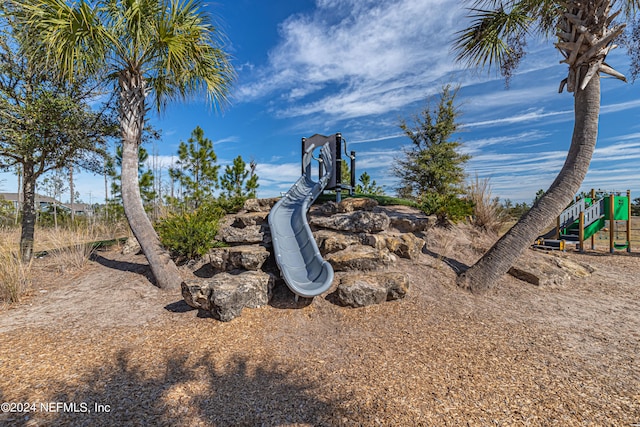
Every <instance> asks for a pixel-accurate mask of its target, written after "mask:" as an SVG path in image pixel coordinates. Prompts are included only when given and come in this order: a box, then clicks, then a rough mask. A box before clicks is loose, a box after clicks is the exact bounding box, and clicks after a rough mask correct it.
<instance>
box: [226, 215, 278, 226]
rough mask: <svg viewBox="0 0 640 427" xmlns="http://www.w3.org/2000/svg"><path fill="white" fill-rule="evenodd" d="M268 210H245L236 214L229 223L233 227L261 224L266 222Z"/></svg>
mask: <svg viewBox="0 0 640 427" xmlns="http://www.w3.org/2000/svg"><path fill="white" fill-rule="evenodd" d="M268 216H269V212H268V211H267V212H247V213H243V214H237V215H236V216H235V217H234V218H233V222H232V224H231V226H232V227H235V228H246V227H251V226H255V225H262V224H264V223H266V222H267V217H268Z"/></svg>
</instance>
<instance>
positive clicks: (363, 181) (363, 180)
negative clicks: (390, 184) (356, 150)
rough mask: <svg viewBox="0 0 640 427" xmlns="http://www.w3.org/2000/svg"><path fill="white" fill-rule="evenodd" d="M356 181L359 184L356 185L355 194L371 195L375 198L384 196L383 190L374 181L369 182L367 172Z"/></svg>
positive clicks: (369, 178)
mask: <svg viewBox="0 0 640 427" xmlns="http://www.w3.org/2000/svg"><path fill="white" fill-rule="evenodd" d="M358 181H360V183H359V184H357V185H356V193H361V194H373V195H376V196H381V195H383V194H384V189H383V188H382V187H381V186H379V185H378V183H377V182H376V181H375V179H374V180H373V181H371V177H370V176H369V174H368V173H367V172H363V173H362V175H360V178H358Z"/></svg>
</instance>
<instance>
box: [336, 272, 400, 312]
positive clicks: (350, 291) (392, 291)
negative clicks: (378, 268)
mask: <svg viewBox="0 0 640 427" xmlns="http://www.w3.org/2000/svg"><path fill="white" fill-rule="evenodd" d="M408 289H409V279H408V277H407V275H406V274H404V273H398V272H384V273H379V274H375V275H374V274H357V273H351V274H347V275H345V276H343V277H342V278H341V279H340V283H339V284H338V288H337V290H336V294H337V298H338V301H339V302H340V303H341V304H343V305H347V306H351V307H365V306H368V305H372V304H380V303H382V302H384V301H391V300H397V299H401V298H404V297H405V296H406V294H407V291H408Z"/></svg>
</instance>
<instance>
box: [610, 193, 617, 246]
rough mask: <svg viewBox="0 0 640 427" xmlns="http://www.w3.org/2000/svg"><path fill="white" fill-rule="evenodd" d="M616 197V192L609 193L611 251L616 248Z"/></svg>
mask: <svg viewBox="0 0 640 427" xmlns="http://www.w3.org/2000/svg"><path fill="white" fill-rule="evenodd" d="M614 199H615V195H614V193H611V194H610V195H609V253H613V252H614V251H615V249H614V246H613V244H614V242H613V240H614V238H615V235H614V233H613V229H614V227H615V224H616V220H615V219H614V218H615V216H614V210H615V204H614Z"/></svg>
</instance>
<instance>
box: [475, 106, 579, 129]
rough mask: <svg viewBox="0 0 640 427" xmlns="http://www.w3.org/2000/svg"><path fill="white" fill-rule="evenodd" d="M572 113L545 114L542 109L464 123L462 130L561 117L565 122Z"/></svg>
mask: <svg viewBox="0 0 640 427" xmlns="http://www.w3.org/2000/svg"><path fill="white" fill-rule="evenodd" d="M572 115H573V111H570V110H565V111H549V112H545V111H544V109H542V108H540V109H535V110H532V111H529V112H526V113H522V114H516V115H514V116H510V117H503V118H500V119H491V120H483V121H478V122H472V123H465V124H464V125H463V126H462V128H463V129H465V128H472V127H481V126H496V125H510V124H515V123H523V122H529V121H534V120H541V119H546V118H549V117H559V118H560V117H561V118H566V120H571V119H572V118H573V117H572Z"/></svg>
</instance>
